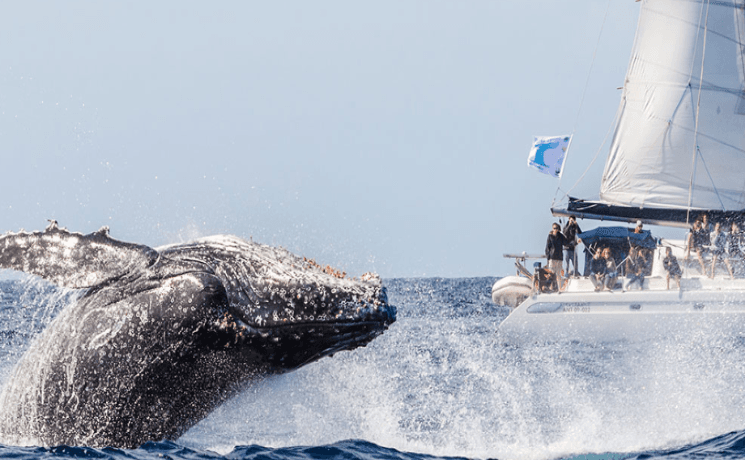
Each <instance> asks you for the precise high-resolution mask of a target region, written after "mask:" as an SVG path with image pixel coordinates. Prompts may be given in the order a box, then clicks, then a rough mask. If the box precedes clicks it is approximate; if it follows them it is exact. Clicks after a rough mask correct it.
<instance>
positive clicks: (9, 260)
mask: <svg viewBox="0 0 745 460" xmlns="http://www.w3.org/2000/svg"><path fill="white" fill-rule="evenodd" d="M157 258H158V252H157V251H156V250H154V249H152V248H150V247H148V246H144V245H139V244H131V243H125V242H122V241H117V240H115V239H112V238H111V237H109V234H108V228H102V229H101V230H99V231H97V232H94V233H91V234H88V235H83V234H82V233H71V232H69V231H67V230H66V229H63V228H59V227H58V226H57V223H56V222H54V221H53V222H52V223H51V225H49V227H47V229H46V230H44V231H43V232H33V233H27V232H23V231H22V232H19V233H7V234H5V235H2V236H0V268H9V269H12V270H18V271H22V272H25V273H29V274H32V275H38V276H41V277H42V278H44V279H46V280H48V281H51V282H53V283H55V284H58V285H60V286H64V287H68V288H87V287H92V286H96V285H98V284H101V283H103V282H106V281H109V280H112V279H116V278H119V277H121V276H123V275H125V274H126V273H129V272H131V271H133V270H136V269H138V268H143V267H148V266H150V265H152V264H153V263H154V262H155V261H156V260H157Z"/></svg>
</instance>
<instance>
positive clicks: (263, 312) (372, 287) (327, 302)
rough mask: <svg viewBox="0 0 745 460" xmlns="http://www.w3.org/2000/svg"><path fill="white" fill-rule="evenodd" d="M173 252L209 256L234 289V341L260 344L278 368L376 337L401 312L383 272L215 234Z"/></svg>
mask: <svg viewBox="0 0 745 460" xmlns="http://www.w3.org/2000/svg"><path fill="white" fill-rule="evenodd" d="M159 252H160V253H161V254H162V255H163V256H164V257H167V258H170V259H183V260H202V261H205V262H206V263H207V264H209V265H210V268H211V269H213V270H214V273H215V275H216V276H217V277H218V278H219V279H220V280H221V282H222V285H223V286H224V287H225V289H226V295H227V299H228V302H227V303H228V305H229V309H228V310H227V311H226V312H225V313H224V316H223V317H222V318H221V319H220V327H221V328H222V329H223V330H224V331H226V332H231V335H230V336H231V337H232V336H235V337H236V338H235V339H233V341H234V343H233V344H227V345H228V346H236V347H248V348H249V349H250V348H255V349H260V350H261V359H262V360H263V361H264V362H266V363H267V364H268V365H270V366H272V367H274V368H275V369H276V370H279V371H282V370H292V369H295V368H297V367H299V366H302V365H304V364H307V363H309V362H312V361H315V360H317V359H320V358H322V357H324V356H328V355H331V354H333V353H335V352H338V351H342V350H351V349H354V348H357V347H361V346H364V345H366V344H367V343H369V342H370V341H371V340H373V339H374V338H375V337H377V336H378V335H380V334H382V333H383V332H384V331H385V330H386V329H387V328H388V326H389V325H390V324H392V323H393V322H394V321H395V320H396V308H395V307H393V306H391V305H390V304H389V303H388V297H387V294H386V290H385V287H383V285H382V282H381V280H380V277H379V276H377V275H375V274H371V273H366V274H364V275H362V276H360V277H359V278H353V277H348V276H346V274H345V273H343V272H340V271H339V270H336V269H333V268H331V267H330V266H321V265H320V264H318V263H316V262H315V261H313V260H310V259H307V258H303V257H298V256H296V255H294V254H292V253H290V252H289V251H287V250H285V249H283V248H277V247H272V246H267V245H263V244H258V243H254V242H249V241H245V240H243V239H240V238H237V237H234V236H222V235H220V236H212V237H208V238H202V239H199V240H196V241H194V242H191V243H187V244H182V245H179V246H175V247H170V248H159Z"/></svg>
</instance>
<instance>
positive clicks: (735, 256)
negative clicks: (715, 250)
mask: <svg viewBox="0 0 745 460" xmlns="http://www.w3.org/2000/svg"><path fill="white" fill-rule="evenodd" d="M742 241H743V238H742V232H740V226H739V225H737V222H732V226H731V227H730V232H729V235H727V258H726V259H724V264H725V265H727V270H728V271H729V276H730V278H732V279H735V272H736V271H737V272H740V271H741V269H742ZM733 263H734V264H735V269H736V270H735V269H733V268H732V264H733Z"/></svg>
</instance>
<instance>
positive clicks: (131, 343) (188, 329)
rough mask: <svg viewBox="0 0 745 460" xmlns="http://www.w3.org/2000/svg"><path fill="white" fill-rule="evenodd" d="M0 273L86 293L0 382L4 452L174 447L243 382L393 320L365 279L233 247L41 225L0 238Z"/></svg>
mask: <svg viewBox="0 0 745 460" xmlns="http://www.w3.org/2000/svg"><path fill="white" fill-rule="evenodd" d="M0 267H2V268H9V269H13V270H20V271H23V272H26V273H30V274H34V275H38V276H40V277H42V278H44V279H46V280H49V281H51V282H53V283H55V284H57V285H60V286H63V287H68V288H77V289H87V291H85V293H84V294H83V295H81V297H80V298H79V299H78V300H77V302H75V303H73V304H71V305H69V306H67V307H65V308H64V309H63V310H62V311H61V312H60V313H59V315H58V316H57V317H56V318H55V319H54V320H53V321H52V323H51V324H50V325H49V327H47V328H46V329H45V330H44V331H43V332H42V333H41V334H40V335H39V336H38V337H37V338H36V339H35V341H34V342H33V343H32V344H31V346H30V347H29V349H28V350H27V352H26V353H25V354H24V356H23V357H22V358H21V359H20V361H19V362H18V363H17V365H16V368H15V369H14V371H13V375H12V376H11V377H10V378H9V380H8V381H7V382H6V384H5V386H4V388H3V391H2V394H1V395H0V442H2V443H5V444H25V445H28V444H33V445H45V446H53V445H60V444H67V445H87V446H93V447H103V446H116V447H125V448H135V447H138V446H139V445H141V444H142V443H144V442H146V441H148V440H161V439H175V438H177V437H178V436H180V435H181V434H182V433H184V432H185V431H186V430H187V429H188V428H190V427H191V426H193V425H194V424H195V423H197V422H198V421H199V420H201V419H202V418H204V417H205V416H206V415H207V414H209V413H210V412H211V411H212V410H213V409H214V408H215V407H216V406H218V405H219V404H221V403H222V402H224V401H225V400H226V399H228V398H229V397H230V396H232V395H234V394H235V393H236V392H237V391H239V390H240V389H241V388H242V387H244V386H245V385H246V384H247V383H248V382H250V381H252V380H254V379H257V378H260V377H262V376H265V375H267V374H271V373H280V372H285V371H289V370H292V369H295V368H297V367H299V366H302V365H304V364H307V363H310V362H312V361H315V360H318V359H320V358H322V357H324V356H327V355H330V354H333V353H335V352H337V351H341V350H351V349H354V348H356V347H360V346H364V345H366V344H367V343H369V342H370V341H371V340H373V339H374V338H375V337H377V336H378V335H380V334H381V333H383V331H384V330H385V329H386V328H387V327H388V326H389V325H390V324H391V323H393V322H394V321H395V316H396V309H395V307H393V306H390V305H389V304H388V301H387V298H386V292H385V288H383V287H382V283H381V281H380V278H378V277H377V275H369V274H368V275H363V276H362V277H361V279H350V278H348V277H346V276H345V275H343V274H341V273H339V272H337V271H335V270H333V269H330V268H329V267H326V268H323V267H321V266H319V265H318V264H316V263H315V262H314V261H312V260H308V259H305V258H301V257H298V256H295V255H293V254H291V253H290V252H288V251H287V250H285V249H282V248H275V247H270V246H266V245H262V244H258V243H253V242H251V241H245V240H242V239H239V238H237V237H233V236H214V237H208V238H203V239H199V240H196V241H193V242H190V243H186V244H179V245H172V246H166V247H161V248H156V249H152V248H150V247H148V246H144V245H138V244H131V243H126V242H122V241H118V240H115V239H113V238H111V237H110V236H109V234H108V229H107V228H104V229H101V230H99V231H98V232H95V233H91V234H88V235H83V234H80V233H72V232H69V231H67V230H66V229H63V228H60V227H58V226H57V224H56V222H54V221H52V223H51V224H50V225H49V227H48V228H47V229H46V230H45V231H43V232H33V233H27V232H20V233H8V234H5V235H3V236H0Z"/></svg>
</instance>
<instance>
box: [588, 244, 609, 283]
mask: <svg viewBox="0 0 745 460" xmlns="http://www.w3.org/2000/svg"><path fill="white" fill-rule="evenodd" d="M602 255H603V250H602V249H600V248H598V249H597V250H596V251H595V254H594V255H593V257H592V261H590V281H592V285H593V286H594V287H595V291H602V290H603V285H604V284H605V267H606V265H605V259H603V257H602Z"/></svg>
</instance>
